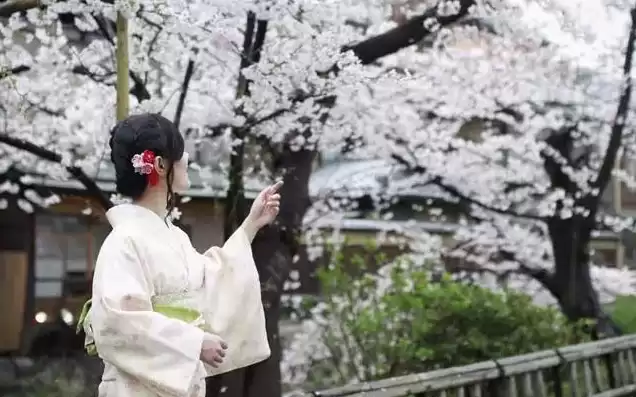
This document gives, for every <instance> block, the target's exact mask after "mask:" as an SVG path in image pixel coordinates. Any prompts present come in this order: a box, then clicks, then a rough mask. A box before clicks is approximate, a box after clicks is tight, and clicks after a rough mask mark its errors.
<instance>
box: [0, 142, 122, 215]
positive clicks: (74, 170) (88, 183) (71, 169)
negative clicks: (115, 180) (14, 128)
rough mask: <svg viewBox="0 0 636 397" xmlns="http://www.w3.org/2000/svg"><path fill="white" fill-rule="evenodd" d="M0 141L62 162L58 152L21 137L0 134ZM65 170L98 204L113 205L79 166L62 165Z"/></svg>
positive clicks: (105, 206) (42, 157)
mask: <svg viewBox="0 0 636 397" xmlns="http://www.w3.org/2000/svg"><path fill="white" fill-rule="evenodd" d="M0 143H4V144H6V145H9V146H11V147H14V148H16V149H19V150H23V151H25V152H28V153H31V154H33V155H35V156H37V157H39V158H41V159H43V160H47V161H52V162H54V163H58V164H63V158H62V156H61V155H60V154H59V153H55V152H53V151H51V150H49V149H46V148H44V147H42V146H38V145H36V144H34V143H31V142H27V141H25V140H22V139H18V138H13V137H10V136H7V135H3V134H0ZM64 168H65V169H66V171H67V172H68V173H69V174H71V175H72V176H73V177H74V178H75V179H77V181H79V182H80V183H81V184H82V185H84V187H85V188H86V191H87V192H88V193H89V194H90V195H91V196H92V197H94V198H95V199H96V200H97V201H98V202H99V204H100V205H101V206H102V207H103V208H104V209H105V210H107V209H109V208H111V207H112V206H113V202H112V201H111V200H110V198H109V197H108V196H106V194H104V192H102V190H101V189H100V188H99V186H97V183H95V181H94V180H93V179H91V178H90V177H89V176H88V175H86V173H85V172H84V170H82V169H81V168H80V167H75V166H64Z"/></svg>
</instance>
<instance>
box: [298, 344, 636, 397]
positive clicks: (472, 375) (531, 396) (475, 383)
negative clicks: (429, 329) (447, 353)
mask: <svg viewBox="0 0 636 397" xmlns="http://www.w3.org/2000/svg"><path fill="white" fill-rule="evenodd" d="M635 351H636V335H634V336H632V335H630V336H623V337H618V338H611V339H605V340H602V341H598V342H590V343H584V344H579V345H572V346H566V347H563V348H559V349H556V350H546V351H541V352H537V353H531V354H525V355H521V356H513V357H506V358H502V359H499V360H491V361H485V362H481V363H476V364H471V365H466V366H462V367H453V368H447V369H441V370H435V371H431V372H425V373H420V374H413V375H406V376H400V377H396V378H389V379H383V380H378V381H372V382H365V383H360V384H354V385H347V386H342V387H337V388H333V389H329V390H323V391H316V392H307V393H305V394H303V395H302V397H318V396H320V397H345V396H346V397H363V396H364V397H407V396H408V397H566V396H567V397H570V396H571V397H584V396H585V397H622V396H636V352H635Z"/></svg>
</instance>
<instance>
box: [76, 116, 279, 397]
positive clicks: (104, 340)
mask: <svg viewBox="0 0 636 397" xmlns="http://www.w3.org/2000/svg"><path fill="white" fill-rule="evenodd" d="M111 134H112V136H111V139H110V147H111V150H112V154H111V159H112V161H113V163H114V165H115V172H116V177H117V190H118V191H119V193H121V194H122V195H124V196H128V197H131V198H132V199H133V203H132V204H122V205H118V206H115V207H113V208H112V209H110V210H109V211H108V212H107V213H106V216H107V218H108V221H109V222H110V224H111V226H112V228H113V230H112V231H111V233H110V234H109V235H108V237H107V238H106V240H105V241H104V244H103V245H102V248H101V250H100V252H99V256H98V258H97V264H96V266H95V274H94V279H93V295H92V299H91V301H90V309H89V311H88V314H87V315H86V317H85V320H83V321H82V326H83V328H84V330H85V331H86V335H87V348H89V350H90V349H92V350H96V352H97V354H98V355H99V356H100V357H101V358H102V359H103V360H104V364H105V368H104V375H103V377H102V383H101V384H100V386H99V396H100V397H128V396H131V397H132V396H134V397H142V396H148V397H150V396H153V397H156V396H184V397H203V396H204V395H205V381H204V378H205V377H206V376H212V375H218V374H220V373H224V372H228V371H231V370H233V369H236V368H241V367H245V366H248V365H251V364H254V363H257V362H259V361H262V360H264V359H266V358H267V357H269V355H270V349H269V345H268V343H267V335H266V332H265V318H264V313H263V306H262V302H261V292H260V283H259V279H258V273H257V271H256V267H255V265H254V260H253V258H252V252H251V247H250V244H251V242H252V239H253V238H254V235H255V234H256V232H257V231H258V230H259V229H260V228H261V227H263V226H264V225H266V224H268V223H270V222H272V221H273V220H274V218H275V217H276V215H277V214H278V209H279V202H280V196H279V194H278V193H277V190H278V188H279V187H280V183H277V184H275V185H273V186H270V187H269V188H267V189H265V190H263V191H262V192H261V193H260V194H259V196H258V197H257V198H256V200H255V202H254V204H253V205H252V209H251V210H250V213H249V215H248V217H247V218H246V220H245V222H244V223H243V224H242V225H241V227H239V228H238V230H236V232H235V233H234V234H233V235H232V236H231V237H230V238H229V240H228V241H227V242H226V243H225V245H224V246H223V247H222V248H218V247H212V248H210V249H209V250H208V251H206V252H205V253H204V254H199V253H198V252H196V251H195V249H194V248H193V247H192V244H191V242H190V240H189V238H188V236H187V235H186V234H185V233H184V232H183V231H181V229H179V228H178V227H176V226H174V225H173V224H172V223H171V222H170V221H169V220H168V214H169V213H170V211H171V210H172V208H173V206H174V193H175V192H181V191H184V190H186V189H187V188H188V186H189V181H188V173H187V166H188V154H187V153H185V152H184V141H183V138H182V136H181V134H180V133H179V131H178V130H177V128H176V126H175V125H174V124H173V123H171V122H170V121H169V120H167V119H165V118H164V117H162V116H159V115H154V114H142V115H136V116H131V117H129V118H127V119H126V120H124V121H121V122H119V123H118V124H117V125H116V126H115V128H114V129H113V131H112V133H111Z"/></svg>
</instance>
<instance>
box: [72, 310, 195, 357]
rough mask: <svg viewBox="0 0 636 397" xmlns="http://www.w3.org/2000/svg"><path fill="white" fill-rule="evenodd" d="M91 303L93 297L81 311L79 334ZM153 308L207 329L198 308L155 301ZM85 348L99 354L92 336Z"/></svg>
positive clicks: (91, 353)
mask: <svg viewBox="0 0 636 397" xmlns="http://www.w3.org/2000/svg"><path fill="white" fill-rule="evenodd" d="M91 303H92V301H91V299H89V300H87V301H86V303H84V306H82V312H81V313H80V316H79V319H78V320H77V328H76V332H77V333H78V334H79V333H80V331H82V330H83V329H84V325H85V324H84V323H85V322H86V320H87V317H88V311H89V310H90V308H91ZM152 310H153V311H154V312H157V313H160V314H163V315H164V316H166V317H168V318H173V319H175V320H181V321H183V322H186V323H188V324H195V325H196V326H197V327H199V328H201V329H202V330H204V331H206V330H207V327H206V325H205V322H204V321H203V319H202V315H201V313H200V312H199V311H197V310H194V309H190V308H187V307H183V306H178V305H169V304H158V303H153V305H152ZM88 326H89V327H90V324H88ZM84 348H85V349H86V353H87V354H88V355H89V356H95V355H97V349H96V347H95V341H94V340H92V338H90V340H87V341H86V342H85V344H84Z"/></svg>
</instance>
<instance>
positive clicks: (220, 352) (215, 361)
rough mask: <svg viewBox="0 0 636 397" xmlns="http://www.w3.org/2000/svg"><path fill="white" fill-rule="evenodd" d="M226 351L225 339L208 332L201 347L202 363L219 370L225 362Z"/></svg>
mask: <svg viewBox="0 0 636 397" xmlns="http://www.w3.org/2000/svg"><path fill="white" fill-rule="evenodd" d="M226 350H227V343H225V341H223V339H221V338H220V337H218V336H216V335H212V334H208V333H207V332H206V333H205V336H204V338H203V344H202V345H201V361H203V362H204V363H206V364H208V365H211V366H213V367H214V368H217V367H218V366H219V364H221V363H222V362H223V358H224V357H225V351H226Z"/></svg>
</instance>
